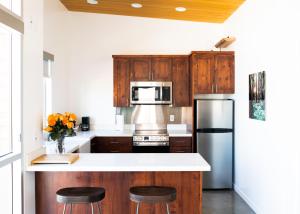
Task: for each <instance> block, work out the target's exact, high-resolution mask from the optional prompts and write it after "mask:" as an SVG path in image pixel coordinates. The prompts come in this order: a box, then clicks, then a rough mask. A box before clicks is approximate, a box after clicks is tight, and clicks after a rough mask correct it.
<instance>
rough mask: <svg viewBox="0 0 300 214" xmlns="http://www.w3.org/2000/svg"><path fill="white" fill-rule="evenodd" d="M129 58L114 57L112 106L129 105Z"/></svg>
mask: <svg viewBox="0 0 300 214" xmlns="http://www.w3.org/2000/svg"><path fill="white" fill-rule="evenodd" d="M129 66H130V63H129V59H126V58H115V59H114V106H115V107H128V106H129V99H130V96H129V91H130V89H129V87H130V71H129Z"/></svg>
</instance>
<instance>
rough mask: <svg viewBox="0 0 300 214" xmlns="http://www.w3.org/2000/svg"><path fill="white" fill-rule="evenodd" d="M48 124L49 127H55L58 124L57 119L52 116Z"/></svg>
mask: <svg viewBox="0 0 300 214" xmlns="http://www.w3.org/2000/svg"><path fill="white" fill-rule="evenodd" d="M48 124H49V126H55V124H56V118H55V116H54V115H53V114H50V115H49V117H48Z"/></svg>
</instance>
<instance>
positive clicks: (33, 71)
mask: <svg viewBox="0 0 300 214" xmlns="http://www.w3.org/2000/svg"><path fill="white" fill-rule="evenodd" d="M23 14H24V23H25V32H24V39H23V125H22V126H23V154H24V159H25V160H26V157H27V154H28V153H30V152H32V151H34V150H36V149H38V148H40V147H41V144H40V142H41V141H42V131H41V130H42V115H43V112H42V111H43V106H42V96H43V95H42V75H43V1H36V0H26V1H23ZM23 178H24V180H23V187H24V213H26V214H32V213H34V210H35V207H34V206H35V194H34V191H35V187H34V174H33V173H24V176H23Z"/></svg>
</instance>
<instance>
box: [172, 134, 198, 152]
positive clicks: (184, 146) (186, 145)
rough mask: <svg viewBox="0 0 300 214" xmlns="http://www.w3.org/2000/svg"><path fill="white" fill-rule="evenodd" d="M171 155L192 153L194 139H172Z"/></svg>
mask: <svg viewBox="0 0 300 214" xmlns="http://www.w3.org/2000/svg"><path fill="white" fill-rule="evenodd" d="M170 152H171V153H192V152H193V146H192V137H170Z"/></svg>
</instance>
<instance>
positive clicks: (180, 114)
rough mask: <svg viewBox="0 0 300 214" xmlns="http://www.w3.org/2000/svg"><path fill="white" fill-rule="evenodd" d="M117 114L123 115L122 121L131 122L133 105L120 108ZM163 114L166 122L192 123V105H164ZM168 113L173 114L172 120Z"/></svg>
mask: <svg viewBox="0 0 300 214" xmlns="http://www.w3.org/2000/svg"><path fill="white" fill-rule="evenodd" d="M118 110H119V112H118V114H121V115H124V123H125V124H131V123H132V121H131V116H132V113H133V110H134V107H128V108H120V109H118ZM164 114H165V115H164V116H165V117H166V118H168V124H188V125H192V121H193V118H192V107H166V108H165V111H164ZM170 115H174V121H170Z"/></svg>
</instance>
